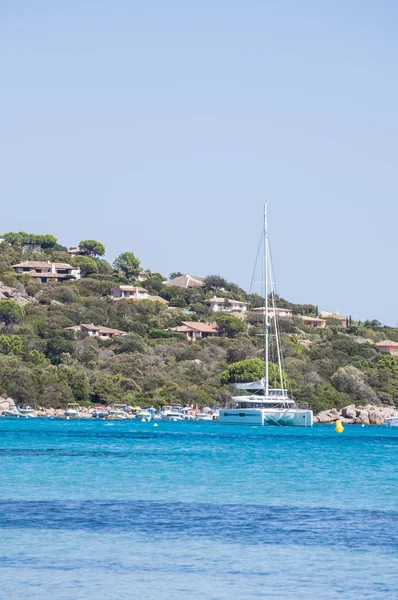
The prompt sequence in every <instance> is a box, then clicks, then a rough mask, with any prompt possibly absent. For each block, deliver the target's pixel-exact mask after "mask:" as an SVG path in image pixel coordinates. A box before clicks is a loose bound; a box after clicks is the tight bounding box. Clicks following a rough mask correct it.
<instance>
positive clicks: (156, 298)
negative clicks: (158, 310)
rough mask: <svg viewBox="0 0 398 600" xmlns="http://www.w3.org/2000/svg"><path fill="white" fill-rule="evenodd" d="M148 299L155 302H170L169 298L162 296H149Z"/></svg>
mask: <svg viewBox="0 0 398 600" xmlns="http://www.w3.org/2000/svg"><path fill="white" fill-rule="evenodd" d="M145 299H146V300H152V301H153V302H162V303H163V304H170V303H169V301H168V300H165V299H164V298H162V297H161V296H148V298H145Z"/></svg>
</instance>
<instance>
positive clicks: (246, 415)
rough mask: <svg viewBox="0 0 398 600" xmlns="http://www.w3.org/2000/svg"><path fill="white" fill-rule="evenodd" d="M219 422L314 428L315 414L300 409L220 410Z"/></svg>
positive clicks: (225, 423)
mask: <svg viewBox="0 0 398 600" xmlns="http://www.w3.org/2000/svg"><path fill="white" fill-rule="evenodd" d="M219 421H220V423H223V424H224V425H259V426H263V425H279V426H293V427H312V425H313V413H312V410H304V409H299V408H281V409H274V408H273V409H269V408H268V409H267V408H258V409H256V408H248V409H244V408H233V409H227V410H220V414H219Z"/></svg>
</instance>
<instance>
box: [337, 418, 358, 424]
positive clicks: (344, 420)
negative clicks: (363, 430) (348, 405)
mask: <svg viewBox="0 0 398 600" xmlns="http://www.w3.org/2000/svg"><path fill="white" fill-rule="evenodd" d="M355 418H356V417H355ZM340 421H341V422H342V423H344V424H346V425H351V424H352V423H353V422H354V419H352V418H351V417H340Z"/></svg>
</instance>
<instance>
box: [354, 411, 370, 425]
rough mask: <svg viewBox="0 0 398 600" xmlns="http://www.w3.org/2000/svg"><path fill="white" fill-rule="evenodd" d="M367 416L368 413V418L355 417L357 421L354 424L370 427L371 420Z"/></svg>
mask: <svg viewBox="0 0 398 600" xmlns="http://www.w3.org/2000/svg"><path fill="white" fill-rule="evenodd" d="M363 412H364V411H363ZM367 415H368V413H366V417H355V419H354V420H353V423H354V424H355V425H370V421H369V418H368V416H367Z"/></svg>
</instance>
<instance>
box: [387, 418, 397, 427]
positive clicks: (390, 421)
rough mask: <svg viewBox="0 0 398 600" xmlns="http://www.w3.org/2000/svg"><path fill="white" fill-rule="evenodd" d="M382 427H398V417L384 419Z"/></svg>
mask: <svg viewBox="0 0 398 600" xmlns="http://www.w3.org/2000/svg"><path fill="white" fill-rule="evenodd" d="M384 425H387V427H398V416H396V417H388V419H384Z"/></svg>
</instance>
